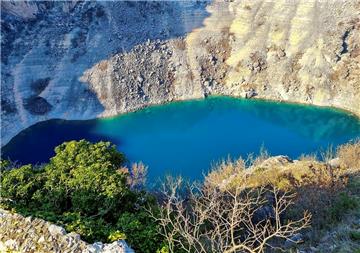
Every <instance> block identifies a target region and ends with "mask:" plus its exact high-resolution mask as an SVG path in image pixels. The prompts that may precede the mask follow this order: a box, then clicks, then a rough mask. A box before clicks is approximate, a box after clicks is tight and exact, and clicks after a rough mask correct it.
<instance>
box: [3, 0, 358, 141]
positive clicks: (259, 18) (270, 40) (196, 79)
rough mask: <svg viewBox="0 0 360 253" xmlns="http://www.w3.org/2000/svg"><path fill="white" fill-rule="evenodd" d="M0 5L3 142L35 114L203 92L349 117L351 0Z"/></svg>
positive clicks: (128, 105)
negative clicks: (329, 110)
mask: <svg viewBox="0 0 360 253" xmlns="http://www.w3.org/2000/svg"><path fill="white" fill-rule="evenodd" d="M2 4H3V3H2ZM34 4H35V7H34ZM2 7H3V9H4V15H3V16H2V27H3V28H2V35H3V37H4V39H3V41H2V51H3V54H2V57H1V62H2V70H1V71H2V79H1V81H2V83H1V87H2V97H1V99H2V100H1V104H2V109H1V113H2V114H1V119H2V123H1V124H2V134H1V140H2V145H3V144H5V143H6V142H7V141H9V140H10V138H11V137H13V136H14V135H15V134H17V133H18V132H19V131H20V130H22V129H24V128H26V127H28V126H30V125H31V124H34V123H36V122H38V121H42V120H47V119H51V118H64V119H88V118H94V117H103V116H111V115H116V114H119V113H124V112H128V111H133V110H136V109H139V108H142V107H144V106H147V105H150V104H160V103H165V102H168V101H173V100H183V99H192V98H202V97H206V96H208V95H230V96H240V97H247V98H264V99H271V100H277V101H290V102H298V103H306V104H314V105H321V106H333V107H338V108H342V109H345V110H348V111H351V112H353V113H355V114H357V115H360V36H359V30H360V18H359V17H360V2H359V1H307V0H306V1H305V0H304V1H285V0H284V1H214V2H212V3H207V2H200V3H197V2H91V3H90V2H76V1H74V2H66V3H64V2H58V3H52V2H36V3H33V4H29V3H27V4H24V3H23V4H22V5H20V4H18V2H16V3H11V4H9V3H6V4H3V5H2ZM205 7H206V9H205Z"/></svg>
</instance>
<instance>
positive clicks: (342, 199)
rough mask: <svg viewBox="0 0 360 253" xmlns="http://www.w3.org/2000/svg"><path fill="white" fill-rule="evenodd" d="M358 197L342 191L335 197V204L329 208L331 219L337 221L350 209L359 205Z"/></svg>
mask: <svg viewBox="0 0 360 253" xmlns="http://www.w3.org/2000/svg"><path fill="white" fill-rule="evenodd" d="M358 205H359V204H358V202H357V199H356V198H354V197H352V196H350V195H349V194H347V193H345V192H341V193H340V194H339V195H338V197H337V198H336V199H335V202H334V204H333V205H332V206H331V208H330V209H329V216H330V217H331V221H333V222H337V221H340V220H341V217H342V216H343V215H344V214H346V213H347V212H348V211H350V210H353V209H355V208H357V207H358Z"/></svg>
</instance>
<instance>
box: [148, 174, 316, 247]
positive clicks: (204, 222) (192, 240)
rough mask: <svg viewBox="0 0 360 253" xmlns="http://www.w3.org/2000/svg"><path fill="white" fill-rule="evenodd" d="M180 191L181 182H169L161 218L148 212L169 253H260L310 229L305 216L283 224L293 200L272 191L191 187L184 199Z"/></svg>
mask: <svg viewBox="0 0 360 253" xmlns="http://www.w3.org/2000/svg"><path fill="white" fill-rule="evenodd" d="M181 186H182V179H181V178H180V179H176V180H174V179H171V180H168V181H167V183H165V184H164V185H163V189H162V194H163V199H164V201H163V205H162V206H163V208H162V209H161V211H160V214H155V213H153V212H152V210H149V212H150V213H151V214H152V217H153V218H154V219H156V220H157V221H158V222H159V224H160V226H161V233H162V235H163V236H164V237H165V238H166V241H167V243H168V248H169V250H170V252H175V250H176V248H180V249H181V250H184V251H185V252H199V253H200V252H201V253H206V252H225V253H232V252H251V253H255V252H263V251H264V249H265V247H268V246H270V247H271V244H270V242H271V240H272V239H275V238H283V239H289V238H291V236H292V235H294V234H295V233H297V232H298V231H300V230H301V229H303V228H306V227H308V226H309V225H310V219H311V215H310V214H309V213H307V212H305V213H304V216H303V217H302V218H301V219H299V220H296V221H290V220H288V221H284V220H283V219H282V216H283V215H284V213H285V211H286V209H287V208H288V207H289V205H291V204H292V199H293V197H294V196H293V195H292V194H289V193H286V192H281V191H279V190H277V189H276V188H265V187H260V188H257V189H247V188H244V187H242V188H241V187H237V188H236V189H235V190H233V191H230V190H220V189H218V188H217V187H216V186H214V185H210V184H208V185H205V186H197V185H196V184H192V185H190V186H189V187H187V194H186V195H185V196H184V195H183V194H179V192H181Z"/></svg>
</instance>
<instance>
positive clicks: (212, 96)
mask: <svg viewBox="0 0 360 253" xmlns="http://www.w3.org/2000/svg"><path fill="white" fill-rule="evenodd" d="M216 98H226V99H227V98H228V99H238V100H244V101H245V100H253V101H254V102H256V101H257V102H265V103H276V104H287V105H293V106H309V107H318V108H324V109H329V110H334V111H337V112H339V113H345V114H347V115H348V116H350V117H354V118H356V119H357V120H358V121H359V122H360V114H359V115H358V114H357V113H356V112H353V111H350V110H347V109H344V108H339V107H334V106H326V105H317V104H311V103H301V102H296V101H291V100H276V99H268V98H263V97H252V98H244V97H241V96H233V95H219V94H214V95H209V96H205V97H203V98H193V99H173V100H171V101H166V102H163V103H151V104H148V105H141V107H139V108H136V109H129V110H127V111H126V112H120V113H116V114H111V115H100V116H95V117H91V118H87V119H80V118H79V119H76V118H74V119H65V118H61V117H58V118H57V117H54V118H48V119H44V120H40V121H37V122H36V123H34V124H30V125H29V126H27V127H24V128H22V129H21V128H19V129H20V130H19V131H17V133H16V134H15V135H13V136H11V137H7V138H6V139H5V140H4V139H2V140H1V148H3V147H5V146H6V145H7V144H9V143H10V142H11V141H12V139H13V138H15V137H16V136H17V135H19V134H21V132H23V131H24V130H26V129H28V128H30V127H32V126H34V125H36V124H38V123H42V122H46V121H50V120H64V121H90V120H97V119H109V120H111V119H113V118H116V117H119V116H123V115H126V114H130V113H135V112H137V111H141V110H144V109H147V108H151V107H161V106H164V105H168V104H175V103H182V102H191V101H202V100H207V99H216Z"/></svg>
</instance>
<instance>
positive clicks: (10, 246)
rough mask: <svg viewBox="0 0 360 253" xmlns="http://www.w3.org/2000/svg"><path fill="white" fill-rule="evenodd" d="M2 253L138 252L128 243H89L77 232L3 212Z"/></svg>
mask: <svg viewBox="0 0 360 253" xmlns="http://www.w3.org/2000/svg"><path fill="white" fill-rule="evenodd" d="M0 224H1V226H0V252H37V253H42V252H43V253H49V252H53V253H56V252H59V253H60V252H61V253H63V252H82V253H85V252H86V253H134V251H133V250H132V249H131V248H130V247H129V246H127V244H126V243H125V242H124V241H121V240H120V241H115V242H113V243H109V244H103V243H101V242H96V243H94V244H88V243H86V242H84V241H82V240H81V239H80V236H79V235H78V234H76V233H73V232H72V233H66V231H65V230H64V229H63V228H62V227H59V226H56V225H54V224H51V223H49V222H47V221H44V220H42V219H38V218H32V217H23V216H21V215H19V214H12V213H10V212H8V211H5V210H2V209H0Z"/></svg>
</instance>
